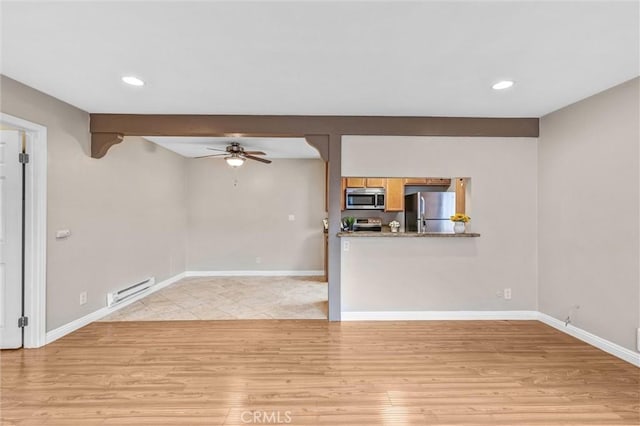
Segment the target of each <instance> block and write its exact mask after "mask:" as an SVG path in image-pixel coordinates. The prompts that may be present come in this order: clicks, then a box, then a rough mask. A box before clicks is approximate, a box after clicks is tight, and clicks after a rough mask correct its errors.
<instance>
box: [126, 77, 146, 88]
mask: <svg viewBox="0 0 640 426" xmlns="http://www.w3.org/2000/svg"><path fill="white" fill-rule="evenodd" d="M122 81H124V82H125V83H127V84H130V85H132V86H144V81H142V80H140V79H139V78H138V77H134V76H132V75H125V76H124V77H122Z"/></svg>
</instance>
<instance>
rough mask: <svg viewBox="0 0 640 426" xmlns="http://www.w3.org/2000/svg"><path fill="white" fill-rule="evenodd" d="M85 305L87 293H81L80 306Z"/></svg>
mask: <svg viewBox="0 0 640 426" xmlns="http://www.w3.org/2000/svg"><path fill="white" fill-rule="evenodd" d="M86 303H87V292H86V291H83V292H82V293H80V304H81V305H85V304H86Z"/></svg>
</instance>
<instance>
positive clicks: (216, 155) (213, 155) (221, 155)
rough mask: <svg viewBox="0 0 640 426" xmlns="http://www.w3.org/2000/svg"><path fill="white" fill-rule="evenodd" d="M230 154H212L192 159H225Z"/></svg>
mask: <svg viewBox="0 0 640 426" xmlns="http://www.w3.org/2000/svg"><path fill="white" fill-rule="evenodd" d="M226 155H229V154H211V155H202V156H200V157H192V158H209V157H223V156H226Z"/></svg>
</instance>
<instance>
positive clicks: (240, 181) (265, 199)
mask: <svg viewBox="0 0 640 426" xmlns="http://www.w3.org/2000/svg"><path fill="white" fill-rule="evenodd" d="M187 161H188V167H187V170H188V173H187V188H188V229H189V230H188V249H187V269H188V270H191V271H256V270H259V271H262V270H264V271H267V270H271V271H272V270H277V271H322V269H323V267H324V266H323V256H324V242H323V232H322V219H323V218H324V217H325V216H326V213H325V211H324V186H325V180H324V162H323V161H322V160H285V159H275V160H273V163H271V164H270V165H266V164H262V163H258V162H254V161H247V162H246V163H245V164H244V165H243V166H242V167H240V168H237V169H234V168H231V167H229V166H228V165H227V164H226V163H225V162H224V161H222V160H220V159H215V160H214V159H198V160H187ZM289 215H294V217H295V220H294V221H289ZM257 258H260V263H258V262H257Z"/></svg>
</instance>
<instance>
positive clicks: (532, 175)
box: [341, 136, 537, 312]
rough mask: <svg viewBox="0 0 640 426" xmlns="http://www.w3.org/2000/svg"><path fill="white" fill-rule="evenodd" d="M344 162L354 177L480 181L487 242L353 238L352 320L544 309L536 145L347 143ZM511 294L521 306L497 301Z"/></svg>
mask: <svg viewBox="0 0 640 426" xmlns="http://www.w3.org/2000/svg"><path fill="white" fill-rule="evenodd" d="M404 153H410V154H404ZM342 159H343V163H342V174H343V175H345V176H390V177H400V176H466V177H470V178H471V186H472V188H471V190H470V192H471V194H470V197H471V200H470V203H469V209H468V214H469V215H470V216H471V218H472V222H471V224H470V226H469V230H470V231H473V232H479V233H481V234H482V236H481V237H479V238H464V239H462V238H455V239H452V238H450V239H447V238H420V239H408V238H403V239H394V238H350V239H349V240H350V242H351V247H350V250H349V252H344V251H343V252H342V281H341V285H342V310H343V312H348V311H382V310H384V311H409V310H418V311H420V310H536V309H537V247H536V240H537V206H536V203H537V200H536V198H537V140H536V139H535V138H471V137H392V136H345V137H343V148H342ZM507 287H508V288H511V289H512V294H513V298H512V300H510V301H505V300H504V299H502V298H498V297H496V293H497V292H498V291H502V290H503V289H504V288H507Z"/></svg>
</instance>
